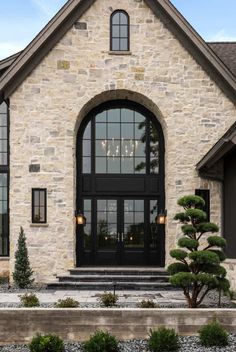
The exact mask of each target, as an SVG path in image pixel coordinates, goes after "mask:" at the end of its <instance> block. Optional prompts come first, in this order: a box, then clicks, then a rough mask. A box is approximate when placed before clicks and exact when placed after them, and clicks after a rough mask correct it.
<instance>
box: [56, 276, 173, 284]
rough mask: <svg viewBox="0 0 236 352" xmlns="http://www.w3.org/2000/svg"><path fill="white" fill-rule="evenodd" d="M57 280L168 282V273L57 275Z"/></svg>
mask: <svg viewBox="0 0 236 352" xmlns="http://www.w3.org/2000/svg"><path fill="white" fill-rule="evenodd" d="M57 278H58V280H59V282H154V283H159V282H169V276H168V275H108V274H107V275H102V274H95V275H86V274H84V275H79V274H77V275H58V276H57Z"/></svg>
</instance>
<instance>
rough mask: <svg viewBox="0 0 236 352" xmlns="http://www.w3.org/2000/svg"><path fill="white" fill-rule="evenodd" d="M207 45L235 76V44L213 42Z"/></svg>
mask: <svg viewBox="0 0 236 352" xmlns="http://www.w3.org/2000/svg"><path fill="white" fill-rule="evenodd" d="M208 45H209V46H210V47H211V49H212V50H213V51H214V52H215V53H216V55H217V56H218V57H219V58H220V59H221V60H222V61H223V62H224V64H225V65H226V66H227V67H228V68H229V69H230V71H231V72H232V73H233V74H234V75H235V76H236V42H215V43H208Z"/></svg>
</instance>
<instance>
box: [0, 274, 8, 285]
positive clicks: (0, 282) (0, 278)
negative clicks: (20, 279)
mask: <svg viewBox="0 0 236 352" xmlns="http://www.w3.org/2000/svg"><path fill="white" fill-rule="evenodd" d="M7 284H9V277H8V276H0V285H7Z"/></svg>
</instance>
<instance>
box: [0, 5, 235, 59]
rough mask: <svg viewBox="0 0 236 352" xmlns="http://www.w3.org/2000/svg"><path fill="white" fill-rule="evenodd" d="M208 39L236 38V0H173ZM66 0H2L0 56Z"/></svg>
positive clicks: (24, 40) (16, 47) (26, 39)
mask: <svg viewBox="0 0 236 352" xmlns="http://www.w3.org/2000/svg"><path fill="white" fill-rule="evenodd" d="M171 1H172V3H173V4H174V5H175V6H176V8H177V9H178V10H179V11H180V12H181V13H182V14H183V15H184V17H185V18H186V19H187V20H188V21H189V22H190V24H191V25H192V26H193V27H194V28H195V29H196V30H197V32H198V33H199V34H200V35H201V36H202V37H203V38H204V39H205V40H206V41H236V18H235V16H236V0H171ZM66 2H67V1H66V0H0V60H1V59H3V58H5V57H7V56H10V55H12V54H14V53H16V52H18V51H20V50H22V49H23V48H24V47H25V46H26V45H27V44H29V43H30V41H31V40H32V39H33V38H34V37H35V36H36V35H37V33H38V32H39V31H40V30H41V29H42V28H43V27H44V26H45V25H46V24H47V22H48V21H49V20H50V19H51V18H52V17H53V16H54V15H55V14H56V12H57V11H58V10H59V9H60V8H61V7H62V6H63V5H64V4H65V3H66Z"/></svg>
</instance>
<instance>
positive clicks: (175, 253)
mask: <svg viewBox="0 0 236 352" xmlns="http://www.w3.org/2000/svg"><path fill="white" fill-rule="evenodd" d="M178 205H180V206H182V207H183V208H184V211H183V212H181V213H177V214H176V215H175V217H174V219H175V220H178V221H179V222H180V223H181V224H182V227H181V229H182V233H183V237H181V238H180V239H179V240H178V246H179V248H178V249H173V250H171V251H170V255H171V257H172V258H174V259H176V262H175V263H172V264H171V265H169V267H168V272H169V274H170V275H171V278H170V282H171V284H172V285H174V286H177V287H180V288H182V289H183V293H184V295H185V297H186V300H187V302H188V306H189V308H197V307H198V306H199V305H200V304H201V303H202V301H203V300H204V298H205V296H206V295H207V293H208V292H209V291H211V290H215V289H216V290H219V291H221V290H222V291H227V290H229V287H230V284H229V281H228V280H227V279H226V270H225V268H224V267H223V266H221V265H220V263H221V262H223V261H224V260H225V259H226V257H225V254H224V253H223V249H224V248H225V246H226V241H225V239H224V238H222V237H220V236H219V235H216V234H217V233H218V231H219V228H218V226H217V225H216V224H214V223H210V222H206V218H207V217H206V213H205V212H204V211H203V210H202V209H203V208H204V205H205V202H204V200H203V199H202V198H201V197H199V196H195V195H189V196H185V197H182V198H181V199H179V200H178ZM210 233H211V234H215V235H213V236H212V235H210Z"/></svg>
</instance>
